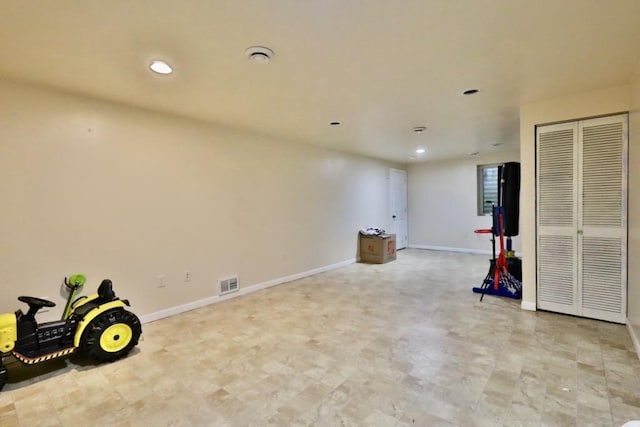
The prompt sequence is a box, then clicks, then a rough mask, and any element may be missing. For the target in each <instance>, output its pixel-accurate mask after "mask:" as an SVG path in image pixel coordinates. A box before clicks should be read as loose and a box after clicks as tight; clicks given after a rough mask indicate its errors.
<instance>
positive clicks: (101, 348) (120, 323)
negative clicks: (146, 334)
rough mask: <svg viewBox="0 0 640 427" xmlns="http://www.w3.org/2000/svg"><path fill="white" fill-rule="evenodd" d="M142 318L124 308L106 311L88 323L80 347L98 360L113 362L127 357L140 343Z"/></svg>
mask: <svg viewBox="0 0 640 427" xmlns="http://www.w3.org/2000/svg"><path fill="white" fill-rule="evenodd" d="M141 333H142V327H141V326H140V319H138V317H137V316H136V315H135V314H133V313H131V312H129V311H126V310H123V309H114V310H109V311H105V312H104V313H102V314H100V315H98V316H97V317H96V318H95V319H93V320H92V321H91V323H89V325H87V328H86V329H85V331H84V333H83V334H82V339H81V340H80V347H81V348H82V350H83V351H84V352H85V353H86V354H88V355H89V356H90V357H91V358H92V359H93V360H95V361H97V362H113V361H115V360H118V359H121V358H123V357H125V356H126V355H127V354H128V353H129V352H130V351H131V349H132V348H133V347H135V346H136V345H137V344H138V339H139V338H140V334H141Z"/></svg>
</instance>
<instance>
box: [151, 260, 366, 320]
mask: <svg viewBox="0 0 640 427" xmlns="http://www.w3.org/2000/svg"><path fill="white" fill-rule="evenodd" d="M355 262H356V259H355V258H351V259H348V260H345V261H341V262H338V263H335V264H331V265H326V266H324V267H319V268H315V269H313V270H308V271H303V272H302V273H296V274H292V275H290V276H285V277H280V278H277V279H273V280H268V281H266V282H262V283H257V284H255V285H251V286H247V287H246V288H241V289H240V290H238V292H234V293H232V294H227V295H223V296H219V295H214V296H211V297H207V298H203V299H199V300H196V301H192V302H188V303H186V304H182V305H177V306H175V307H169V308H166V309H164V310H160V311H156V312H154V313H149V314H145V315H142V316H140V321H141V322H142V323H149V322H154V321H156V320H160V319H164V318H166V317H170V316H175V315H176V314H180V313H184V312H187V311H191V310H195V309H197V308H202V307H206V306H208V305H211V304H216V303H218V302H222V301H226V300H229V299H232V298H237V297H240V296H242V295H248V294H250V293H253V292H257V291H260V290H262V289H266V288H270V287H272V286H276V285H281V284H283V283H287V282H292V281H294V280H298V279H303V278H305V277H309V276H314V275H316V274H320V273H324V272H327V271H331V270H336V269H338V268H342V267H346V266H347V265H350V264H354V263H355Z"/></svg>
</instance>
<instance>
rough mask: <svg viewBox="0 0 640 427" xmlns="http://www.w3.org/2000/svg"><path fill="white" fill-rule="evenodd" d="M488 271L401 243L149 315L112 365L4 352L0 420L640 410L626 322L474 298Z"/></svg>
mask: <svg viewBox="0 0 640 427" xmlns="http://www.w3.org/2000/svg"><path fill="white" fill-rule="evenodd" d="M487 268H488V260H487V257H486V256H480V255H467V254H452V253H444V252H432V251H420V250H404V251H401V252H400V253H399V254H398V260H397V261H394V262H391V263H389V264H384V265H365V264H356V265H352V266H348V267H345V268H342V269H340V270H335V271H332V272H329V273H325V274H320V275H317V276H313V277H309V278H306V279H302V280H298V281H295V282H291V283H288V284H284V285H280V286H276V287H273V288H270V289H267V290H263V291H260V292H256V293H254V294H250V295H247V296H244V297H240V298H236V299H233V300H229V301H226V302H223V303H220V304H215V305H212V306H209V307H205V308H202V309H199V310H194V311H191V312H188V313H184V314H182V315H178V316H174V317H171V318H168V319H163V320H160V321H157V322H153V323H150V324H146V325H144V327H143V331H144V333H143V337H144V339H143V341H141V343H140V345H139V346H138V348H137V349H136V350H135V351H134V352H133V353H132V354H131V355H130V356H129V357H128V358H126V359H124V360H121V361H118V362H115V363H112V364H107V365H99V366H94V365H92V364H89V363H85V362H83V361H82V360H81V359H72V360H70V361H64V360H63V361H60V360H58V361H54V362H52V363H51V364H50V365H49V366H46V367H45V369H44V370H43V369H42V366H40V367H38V368H34V367H31V368H23V367H22V366H21V365H19V364H10V365H9V370H10V374H12V375H13V380H12V382H10V383H8V384H7V385H6V386H5V389H4V391H2V392H0V425H1V426H17V425H20V426H60V425H64V426H143V425H144V426H169V425H171V426H226V425H229V426H249V425H256V426H263V425H264V426H268V425H280V426H296V425H317V426H349V425H353V426H361V425H371V426H414V425H415V426H439V425H442V426H449V425H463V426H501V425H505V426H518V425H523V426H542V425H545V426H546V425H550V426H590V425H592V426H620V425H621V424H623V423H624V422H626V421H628V420H630V419H640V361H639V360H638V358H637V356H636V354H635V352H634V350H633V345H632V343H631V340H630V338H629V335H628V333H627V330H626V328H625V327H624V326H622V325H616V324H611V323H605V322H599V321H595V320H589V319H580V318H575V317H569V316H562V315H556V314H552V313H544V312H536V313H533V312H527V311H522V310H520V306H519V301H513V300H505V299H499V298H495V297H485V299H484V301H483V302H479V301H478V299H479V298H478V295H476V294H473V293H472V292H471V287H472V286H475V285H477V284H479V282H480V281H481V279H482V278H483V277H484V274H485V273H486V270H487ZM133 303H135V301H133ZM134 307H135V306H134ZM61 367H62V369H60V368H61ZM36 369H37V370H36Z"/></svg>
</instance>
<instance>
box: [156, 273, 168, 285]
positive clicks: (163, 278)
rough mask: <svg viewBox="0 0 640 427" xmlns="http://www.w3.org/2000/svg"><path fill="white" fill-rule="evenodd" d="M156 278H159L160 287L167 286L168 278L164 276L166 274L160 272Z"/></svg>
mask: <svg viewBox="0 0 640 427" xmlns="http://www.w3.org/2000/svg"><path fill="white" fill-rule="evenodd" d="M156 278H157V279H158V287H159V288H164V287H165V286H167V280H166V278H165V277H164V274H158V276H157V277H156Z"/></svg>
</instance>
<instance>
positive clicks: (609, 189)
mask: <svg viewBox="0 0 640 427" xmlns="http://www.w3.org/2000/svg"><path fill="white" fill-rule="evenodd" d="M626 135H627V116H626V115H619V116H611V117H603V118H598V119H591V120H585V121H582V122H580V123H579V150H578V151H579V165H580V168H579V169H580V170H579V200H578V201H579V215H578V236H579V262H578V265H579V277H578V286H579V289H580V291H581V292H580V295H579V299H580V301H581V314H582V315H583V316H585V317H593V318H597V319H602V320H608V321H613V322H622V323H624V322H625V320H626V294H627V291H626V289H627V286H626V285H627V283H626V281H627V276H626V270H627V260H626V258H627V256H626V247H627V241H626V235H627V231H626V230H627V224H626V211H627V206H626V188H627V182H626V177H627V173H626V167H625V165H626V150H627V141H626Z"/></svg>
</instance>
